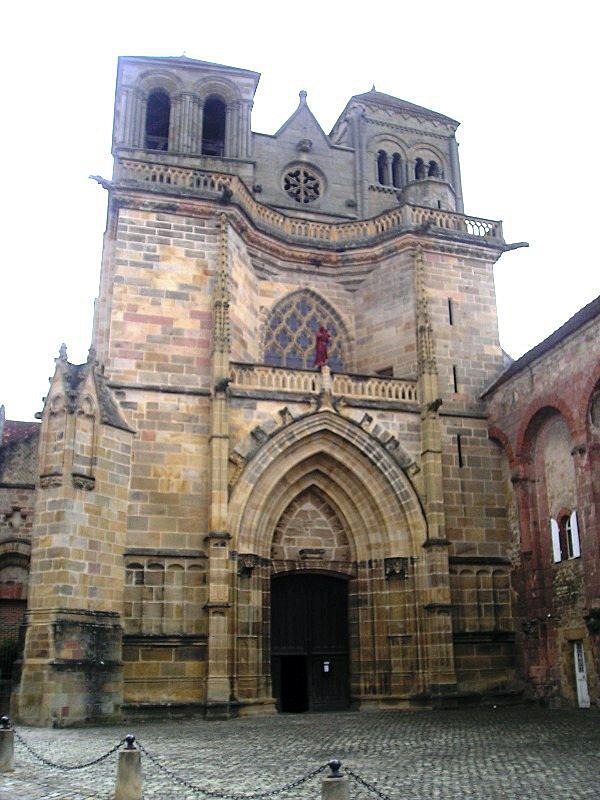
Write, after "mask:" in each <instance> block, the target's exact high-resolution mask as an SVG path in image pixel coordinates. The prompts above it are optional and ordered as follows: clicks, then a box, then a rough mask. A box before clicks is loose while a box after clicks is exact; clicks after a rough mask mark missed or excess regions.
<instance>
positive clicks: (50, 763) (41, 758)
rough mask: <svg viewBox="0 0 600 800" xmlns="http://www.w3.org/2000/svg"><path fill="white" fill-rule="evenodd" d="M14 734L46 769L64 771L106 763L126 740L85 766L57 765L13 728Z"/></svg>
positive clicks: (122, 740)
mask: <svg viewBox="0 0 600 800" xmlns="http://www.w3.org/2000/svg"><path fill="white" fill-rule="evenodd" d="M13 733H14V734H15V739H16V740H17V741H18V742H19V743H20V744H22V745H23V747H24V748H25V750H27V752H28V753H30V754H31V755H32V756H33V757H34V758H37V760H38V761H41V762H42V764H44V765H45V766H46V767H51V768H52V769H64V770H71V769H84V767H91V766H92V765H93V764H99V763H100V762H101V761H104V760H105V759H107V758H108V757H109V756H112V754H113V753H116V752H117V750H118V749H119V748H120V747H121V746H122V745H123V744H124V742H125V739H121V741H120V742H119V743H118V744H116V745H115V746H114V747H112V748H111V749H110V750H109V751H108V752H107V753H104V755H101V756H98V758H93V759H92V760H91V761H86V762H85V763H83V764H57V763H55V762H54V761H50V759H48V758H44V756H41V755H40V754H39V753H36V751H35V750H34V749H33V747H32V746H31V745H30V744H29V743H28V742H26V741H25V739H23V737H22V736H21V734H20V733H19V732H18V731H17V730H16V729H15V728H13Z"/></svg>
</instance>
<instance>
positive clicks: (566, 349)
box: [486, 301, 600, 704]
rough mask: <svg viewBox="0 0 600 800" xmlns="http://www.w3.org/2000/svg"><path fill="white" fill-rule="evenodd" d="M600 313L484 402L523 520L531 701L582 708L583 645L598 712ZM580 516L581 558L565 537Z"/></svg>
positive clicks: (546, 345) (571, 326)
mask: <svg viewBox="0 0 600 800" xmlns="http://www.w3.org/2000/svg"><path fill="white" fill-rule="evenodd" d="M597 306H598V301H594V303H592V304H590V305H589V306H587V307H586V308H584V309H582V310H581V311H580V312H578V314H577V315H575V317H573V318H572V319H571V320H569V321H568V322H567V323H566V324H565V325H564V326H563V327H562V328H560V329H559V330H558V331H557V332H556V333H554V334H552V336H551V337H549V339H548V340H546V341H545V342H542V343H541V344H540V345H538V346H537V347H536V348H534V350H533V351H531V352H530V353H527V354H525V356H523V358H522V359H520V360H519V361H518V362H516V363H515V365H513V367H511V369H510V370H509V372H508V373H507V375H508V377H507V378H506V379H503V380H501V381H499V382H498V384H497V385H495V386H493V387H492V389H491V390H490V392H489V393H488V394H487V396H486V399H487V401H488V406H489V410H490V435H491V436H493V437H495V438H496V439H497V441H498V442H499V443H501V445H502V447H503V449H504V454H505V455H504V458H505V460H506V464H507V465H508V469H509V471H510V474H511V480H512V485H513V496H512V503H513V504H514V507H515V508H516V509H517V510H518V517H519V538H518V540H517V544H518V548H515V558H516V564H515V573H514V582H515V588H516V590H517V595H518V602H517V606H516V608H517V622H518V627H517V630H518V633H519V637H520V639H519V645H520V650H521V651H522V653H523V669H524V674H525V677H526V679H527V682H528V686H529V691H530V692H531V693H532V694H533V695H534V696H538V697H543V698H544V699H545V700H547V701H549V702H553V703H570V704H577V702H578V699H577V694H576V685H575V671H574V660H573V643H574V642H577V641H580V642H582V645H583V649H584V659H585V665H586V671H587V682H588V690H589V695H590V699H591V702H592V704H594V703H597V702H598V691H599V689H598V675H599V663H600V662H599V660H598V659H599V655H600V654H599V650H598V647H599V645H598V632H597V631H598V628H600V625H599V624H598V623H597V622H596V621H595V620H596V619H597V618H598V614H600V612H598V611H596V610H595V609H598V608H600V581H599V575H600V564H599V559H598V553H599V552H600V546H599V545H600V539H599V536H600V532H599V528H598V501H599V498H598V492H597V488H596V487H597V474H598V470H599V466H598V452H599V444H598V442H599V432H600V429H599V427H598V425H597V422H596V423H595V422H594V418H593V415H592V408H593V398H594V397H595V396H596V394H595V393H597V387H598V381H599V380H600V374H599V371H598V364H597V357H596V352H595V350H596V348H595V347H594V343H596V342H597V341H598V338H599V336H600V323H599V322H598V311H597ZM573 514H575V521H576V524H577V528H578V540H579V545H580V553H579V552H578V551H577V550H575V551H573V549H572V546H571V543H570V542H569V541H568V538H569V533H568V532H567V530H566V529H565V525H566V524H567V522H566V521H567V520H568V521H569V525H571V524H572V523H571V515H573ZM553 527H554V529H555V531H556V532H555V533H553Z"/></svg>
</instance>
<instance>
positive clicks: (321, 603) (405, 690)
mask: <svg viewBox="0 0 600 800" xmlns="http://www.w3.org/2000/svg"><path fill="white" fill-rule="evenodd" d="M229 510H230V531H231V534H232V539H233V541H234V542H235V546H236V550H237V553H238V570H237V575H238V577H237V586H236V592H235V614H236V624H235V628H236V634H235V637H234V638H235V644H234V664H235V670H234V671H235V680H234V693H235V696H236V698H237V700H238V701H239V702H240V703H241V704H246V703H248V704H253V703H257V702H258V703H260V702H263V703H269V701H270V700H271V698H272V697H273V695H275V697H276V699H277V700H278V702H279V706H280V707H283V708H284V710H285V700H284V698H283V696H282V684H281V680H282V674H283V673H281V671H280V670H281V660H280V659H281V657H282V656H289V657H290V658H292V657H293V656H297V657H298V658H305V659H306V661H305V664H304V667H302V668H301V669H300V673H301V674H303V675H304V676H305V677H304V678H301V680H307V681H308V691H309V693H310V691H311V686H312V691H313V696H312V698H310V697H309V702H308V703H307V704H305V706H304V707H305V708H315V709H316V708H339V707H343V706H344V704H347V703H348V702H349V701H351V702H352V703H353V704H354V705H358V706H361V705H369V704H370V703H376V704H381V703H388V702H389V703H391V704H394V705H398V706H402V705H406V706H409V705H410V704H411V697H413V696H416V695H418V694H419V693H420V692H422V691H423V686H424V681H425V680H426V676H425V668H424V663H423V655H422V652H421V651H422V649H423V641H422V640H423V634H422V627H423V622H422V616H423V611H422V606H423V596H424V592H423V575H424V572H425V571H426V569H425V563H426V562H425V558H426V556H425V555H424V553H425V551H424V549H423V547H422V545H423V544H424V542H425V540H426V538H427V530H426V523H425V519H424V515H423V511H422V508H421V504H420V502H419V499H418V496H417V493H416V491H415V488H414V487H413V485H412V484H411V482H410V480H409V478H408V476H407V475H406V474H405V473H404V471H403V470H402V469H401V467H400V466H399V465H398V463H397V462H396V461H395V460H394V458H393V457H392V456H391V454H390V453H389V452H388V451H387V450H386V449H385V447H383V446H382V445H381V443H379V442H378V441H377V440H375V439H374V438H373V437H372V436H370V435H369V433H368V432H367V431H365V430H363V429H362V428H361V427H360V425H358V424H356V423H354V422H353V421H351V420H349V419H347V418H344V417H342V416H340V415H339V414H336V413H333V412H330V411H321V412H316V413H314V414H309V415H307V416H305V417H303V418H300V419H297V420H296V421H294V422H293V423H291V424H289V425H287V426H285V427H284V428H283V429H281V430H280V431H279V432H278V433H276V434H275V435H274V436H272V437H271V438H270V439H269V440H268V441H267V442H265V443H264V445H263V446H262V447H261V448H259V449H258V450H257V451H256V452H255V453H254V455H253V456H252V458H251V459H250V460H249V462H248V463H247V464H246V466H245V469H244V470H243V472H242V474H241V475H240V477H239V479H238V481H237V483H236V485H235V487H234V488H233V491H232V494H231V498H230V505H229ZM248 565H249V568H248ZM310 576H312V577H310ZM326 579H330V580H326ZM286 581H287V583H286ZM292 584H293V585H292ZM285 586H287V587H288V591H287V592H286V591H284V587H285ZM336 587H337V588H336ZM294 595H295V596H298V597H299V598H300V599H299V601H298V602H299V604H300V605H302V603H305V604H307V605H306V608H305V609H304V612H303V611H302V610H300V611H299V616H297V623H294V622H293V620H290V626H291V627H293V625H294V624H297V625H298V626H300V627H301V628H302V626H304V627H303V628H302V630H300V632H299V633H298V635H297V636H296V638H295V639H294V637H293V636H292V638H290V637H289V636H287V634H285V635H284V633H282V619H283V617H282V614H281V609H277V608H276V607H272V603H273V602H275V603H278V602H279V603H284V604H285V603H288V604H289V603H290V602H291V600H290V598H291V597H292V596H294ZM319 595H321V596H319ZM341 596H343V597H345V598H346V599H345V600H344V603H345V609H344V610H343V612H342V611H341V610H340V606H339V602H340V601H339V598H340V597H341ZM336 598H337V599H336ZM332 604H334V605H335V604H337V605H335V608H334V609H333V610H331V609H332V608H333V606H332ZM307 609H309V610H310V614H312V622H310V621H309V622H306V620H303V615H304V616H305V617H306V615H307V614H308V613H309V612H308V611H307ZM336 609H337V610H336ZM330 610H331V613H330V614H329V611H330ZM328 614H329V617H328V618H329V619H330V620H331V619H334V620H336V619H337V620H341V622H339V624H337V627H336V625H335V624H334V625H333V627H332V626H331V625H329V622H327V615H328ZM344 615H346V616H344ZM284 616H285V614H284ZM317 619H323V622H322V624H321V627H320V628H318V629H317V628H313V629H312V630H307V629H306V624H310V625H313V626H314V625H317V622H315V620H317ZM344 620H346V621H345V622H344ZM272 623H273V626H274V628H273V629H272V627H271V625H272ZM305 623H306V624H305ZM319 624H320V623H319ZM328 625H329V629H327V626H328ZM340 626H341V627H343V626H346V630H345V632H344V633H343V636H342V635H341V633H340ZM338 634H339V635H338ZM302 636H304V637H305V641H304V644H303V643H302V642H301V641H300V639H301V637H302ZM323 636H325V637H329V640H328V641H324V640H323ZM273 637H275V638H274V639H273ZM286 637H287V638H286ZM298 637H300V638H298ZM272 644H274V647H272ZM286 647H287V648H288V651H286V650H285V648H286ZM328 648H329V649H328ZM334 651H335V652H334ZM338 657H339V658H338ZM336 659H337V660H336ZM298 663H299V662H298V660H296V664H295V666H294V665H293V664H292V661H290V662H289V664H290V665H291V666H290V668H291V669H298ZM334 664H335V669H336V673H337V676H338V677H340V675H341V676H342V677H341V683H340V681H336V680H331V681H330V682H329V684H328V683H327V680H326V678H327V675H328V673H327V671H326V670H327V669H328V668H329V669H330V670H332V669H333V668H334ZM327 665H329V667H328V666H327ZM302 669H303V670H304V672H303V673H302ZM277 670H279V673H277ZM274 672H275V674H274ZM300 673H299V674H300ZM344 674H347V675H348V676H349V677H346V678H344V677H343V676H344ZM332 677H333V676H332ZM344 680H345V684H344ZM328 685H329V686H330V687H331V690H332V694H331V695H330V696H328V695H327V686H328ZM344 698H345V699H344ZM282 700H284V702H282Z"/></svg>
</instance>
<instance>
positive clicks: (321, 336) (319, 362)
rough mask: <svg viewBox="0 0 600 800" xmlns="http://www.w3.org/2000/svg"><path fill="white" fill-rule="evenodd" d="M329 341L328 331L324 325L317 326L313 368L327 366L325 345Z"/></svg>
mask: <svg viewBox="0 0 600 800" xmlns="http://www.w3.org/2000/svg"><path fill="white" fill-rule="evenodd" d="M330 340H331V336H330V335H329V331H328V330H327V328H326V327H325V326H324V325H319V330H318V331H317V334H316V341H315V367H323V366H325V364H327V345H328V344H329V342H330Z"/></svg>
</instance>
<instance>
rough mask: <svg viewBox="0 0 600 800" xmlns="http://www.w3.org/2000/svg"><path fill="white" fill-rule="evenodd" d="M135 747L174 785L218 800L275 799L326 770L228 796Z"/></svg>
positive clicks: (321, 768)
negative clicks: (185, 776)
mask: <svg viewBox="0 0 600 800" xmlns="http://www.w3.org/2000/svg"><path fill="white" fill-rule="evenodd" d="M137 746H138V747H139V749H140V751H141V752H142V753H143V754H144V755H145V756H146V758H148V760H149V761H151V762H152V763H153V764H154V766H155V767H156V768H157V769H159V770H160V771H161V772H164V773H165V775H168V776H169V777H170V778H171V779H172V780H174V781H175V782H176V783H179V784H181V785H182V786H185V787H186V789H191V791H193V792H197V793H198V794H203V795H206V797H215V798H219V800H259V798H264V797H275V796H276V795H278V794H283V792H287V791H289V790H290V789H295V788H296V787H297V786H301V785H302V784H303V783H306V782H307V781H309V780H310V779H311V778H314V777H315V775H318V774H319V772H323V770H324V769H326V768H327V764H322V765H321V766H320V767H316V768H315V769H313V770H311V771H310V772H307V773H306V775H303V776H302V777H300V778H297V779H296V780H295V781H291V782H290V783H286V784H285V785H284V786H278V787H276V788H275V789H270V790H269V791H265V792H248V793H238V794H229V793H228V792H221V791H218V790H216V789H205V788H203V787H202V786H196V784H194V783H191V782H190V781H188V780H187V779H186V778H182V777H181V775H177V773H176V772H173V770H172V769H169V767H165V765H164V764H161V763H160V761H159V760H158V759H157V757H156V756H154V755H152V753H149V752H148V750H146V748H145V747H144V746H143V745H142V744H140V742H139V741H137Z"/></svg>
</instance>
